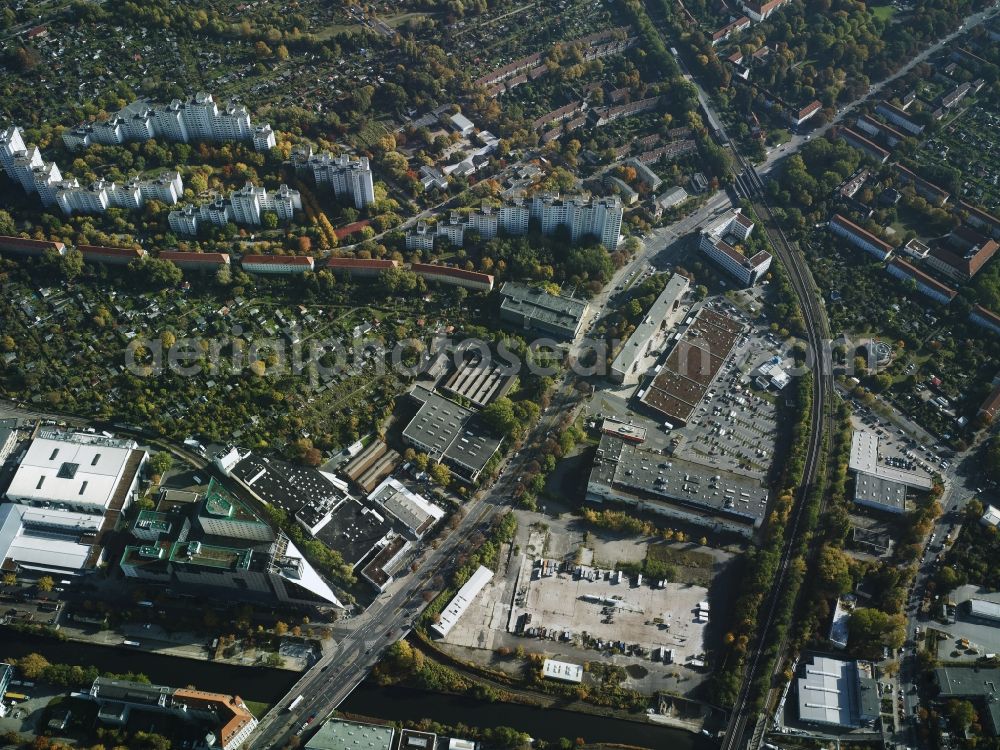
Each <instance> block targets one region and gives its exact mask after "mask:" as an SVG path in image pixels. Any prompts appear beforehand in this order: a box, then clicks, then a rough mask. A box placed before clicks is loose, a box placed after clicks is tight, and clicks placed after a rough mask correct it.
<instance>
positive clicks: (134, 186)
mask: <svg viewBox="0 0 1000 750" xmlns="http://www.w3.org/2000/svg"><path fill="white" fill-rule="evenodd" d="M183 194H184V182H183V180H182V179H181V176H180V173H178V172H165V173H163V174H161V175H159V176H158V177H155V178H153V179H151V180H141V179H139V178H138V177H136V178H133V179H131V180H129V181H128V182H126V183H123V184H121V185H119V184H117V183H115V182H108V181H106V180H96V181H95V182H92V183H91V184H90V185H89V186H87V187H80V186H79V185H78V184H77V183H76V181H75V180H73V181H72V182H70V183H67V182H63V183H62V186H61V187H60V189H58V190H57V191H56V196H55V197H56V203H57V204H58V206H59V208H60V209H62V212H63V213H64V214H66V215H67V216H70V215H72V214H100V213H104V212H105V211H107V210H108V209H109V208H124V209H127V210H130V211H136V210H138V209H140V208H142V207H143V206H145V205H146V202H147V201H150V200H157V201H160V202H161V203H166V204H167V205H169V206H173V205H175V204H176V203H177V201H178V200H180V198H181V196H182V195H183Z"/></svg>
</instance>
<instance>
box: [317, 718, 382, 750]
mask: <svg viewBox="0 0 1000 750" xmlns="http://www.w3.org/2000/svg"><path fill="white" fill-rule="evenodd" d="M393 734H394V731H393V728H392V727H387V726H380V725H377V724H362V723H361V722H357V721H343V720H341V719H330V720H329V721H328V722H326V724H324V725H323V726H322V727H320V730H319V731H318V732H316V734H315V735H313V737H312V739H310V740H309V741H308V742H307V743H306V750H346V748H350V750H390V748H391V747H392V738H393Z"/></svg>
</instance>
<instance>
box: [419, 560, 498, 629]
mask: <svg viewBox="0 0 1000 750" xmlns="http://www.w3.org/2000/svg"><path fill="white" fill-rule="evenodd" d="M492 579H493V571H492V570H490V569H489V568H484V567H483V566H482V565H480V566H479V568H478V569H477V570H476V572H475V573H473V574H472V576H471V577H470V578H469V580H468V581H466V582H465V585H464V586H462V588H460V589H459V590H458V593H457V594H455V598H454V599H452V600H451V601H450V602H448V606H446V607H445V608H444V610H443V611H442V612H441V616H440V617H439V618H438V621H437V622H436V623H434V624H433V625H431V629H432V630H433V631H434V632H435V633H437V634H438V635H440V636H441V637H442V638H444V637H446V636H447V635H448V633H449V632H451V629H452V628H453V627H455V623H456V622H458V618H460V617H461V616H462V615H463V614H464V613H465V610H467V609H468V608H469V605H470V604H472V600H473V599H475V598H476V597H477V596H478V595H479V592H480V591H482V590H483V588H484V587H485V586H486V584H487V583H489V582H490V581H491V580H492Z"/></svg>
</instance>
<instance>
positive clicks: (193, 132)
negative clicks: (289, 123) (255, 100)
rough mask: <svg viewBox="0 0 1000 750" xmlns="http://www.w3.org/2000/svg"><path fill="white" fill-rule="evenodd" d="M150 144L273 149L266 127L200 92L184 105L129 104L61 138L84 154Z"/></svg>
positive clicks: (243, 109)
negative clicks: (93, 148) (96, 147)
mask: <svg viewBox="0 0 1000 750" xmlns="http://www.w3.org/2000/svg"><path fill="white" fill-rule="evenodd" d="M152 138H161V139H163V140H167V141H172V142H175V143H191V142H192V141H195V142H199V141H204V142H208V143H224V142H227V141H249V142H251V143H252V144H253V147H254V149H255V150H257V151H267V150H269V149H271V148H274V145H275V138H274V131H272V130H271V126H270V125H268V124H267V123H260V124H258V125H254V124H253V123H252V122H251V120H250V113H249V112H248V111H247V108H246V107H244V106H243V105H242V104H234V103H232V102H224V103H223V104H222V106H219V104H218V103H216V101H215V99H214V98H213V96H212V95H211V94H207V93H205V92H199V93H197V94H195V95H194V96H193V97H190V98H189V99H187V101H183V102H182V101H181V100H180V99H174V100H173V101H172V102H170V103H169V104H163V105H150V104H149V103H148V102H146V101H138V102H133V103H132V104H129V105H128V106H127V107H125V108H124V109H122V110H120V111H119V112H117V113H115V114H114V115H112V116H111V117H109V118H108V119H107V120H104V121H103V122H93V123H84V124H82V125H78V126H77V127H75V128H73V129H72V130H67V131H66V132H65V133H64V134H63V142H64V143H65V144H66V147H67V148H69V149H79V148H86V147H87V146H89V145H91V144H92V143H100V144H103V145H106V146H118V145H121V144H123V143H128V142H131V141H140V142H141V141H148V140H150V139H152Z"/></svg>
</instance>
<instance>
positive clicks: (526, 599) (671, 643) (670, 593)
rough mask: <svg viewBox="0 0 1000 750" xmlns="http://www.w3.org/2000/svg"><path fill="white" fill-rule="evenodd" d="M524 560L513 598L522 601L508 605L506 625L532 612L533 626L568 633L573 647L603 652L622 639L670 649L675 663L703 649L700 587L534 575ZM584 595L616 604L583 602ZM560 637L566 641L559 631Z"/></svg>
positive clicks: (703, 592)
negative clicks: (697, 615)
mask: <svg viewBox="0 0 1000 750" xmlns="http://www.w3.org/2000/svg"><path fill="white" fill-rule="evenodd" d="M524 564H525V569H524V570H522V575H521V577H520V579H519V587H518V594H519V596H518V600H517V601H518V602H522V603H520V604H516V605H515V607H514V609H513V613H512V614H513V616H512V617H511V627H513V626H514V625H515V624H516V622H517V619H518V617H520V616H521V615H522V614H531V616H532V619H531V626H532V627H544V628H548V629H555V630H556V631H557V632H558V633H569V634H570V638H571V639H572V641H573V642H574V643H576V644H578V645H581V646H585V647H588V646H589V647H591V648H594V649H595V650H603V649H600V648H599V647H600V646H601V645H602V644H606V643H609V642H615V641H624V642H625V643H626V644H629V645H633V644H638V645H639V646H641V647H642V648H644V649H646V650H647V651H650V652H652V651H653V650H654V649H656V648H666V649H674V652H675V653H674V661H675V662H678V663H681V664H683V663H685V662H687V661H688V659H689V658H690V657H692V656H695V655H697V654H700V653H702V651H703V645H702V636H703V631H704V627H705V625H704V623H696V622H695V621H694V620H695V616H694V610H695V608H696V607H697V605H698V602H701V601H705V600H706V599H707V598H708V590H707V589H705V588H703V587H701V586H687V585H685V584H676V583H667V584H666V587H665V588H662V589H660V588H653V587H652V586H650V585H649V583H648V582H647V581H644V582H643V585H641V586H635V581H634V579H630V578H628V577H625V578H624V579H623V580H622V582H621V583H614V582H613V581H612V580H606V579H602V580H598V581H590V580H586V579H584V578H579V577H577V576H576V575H574V574H572V573H557V574H555V575H551V576H544V577H533V576H532V573H531V571H532V570H534V569H535V568H534V566H532V563H531V561H530V560H525V563H524ZM522 590H524V592H525V593H524V596H523V597H521V596H520V593H521V591H522ZM585 596H593V597H601V598H603V599H605V601H610V600H614V601H616V602H618V604H616V605H607V604H606V603H600V602H594V601H586V600H585V599H584V597H585ZM612 610H613V611H612ZM654 620H662V623H656V622H654ZM560 638H561V639H563V640H565V639H566V637H565V636H564V635H563V636H560ZM595 656H596V654H595Z"/></svg>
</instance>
